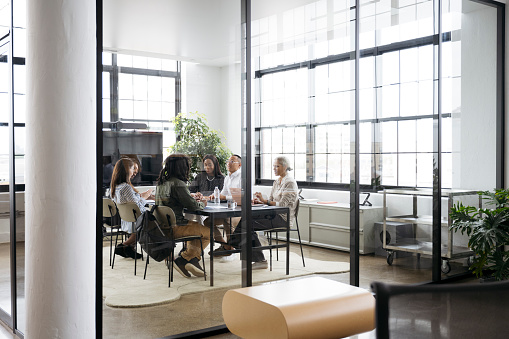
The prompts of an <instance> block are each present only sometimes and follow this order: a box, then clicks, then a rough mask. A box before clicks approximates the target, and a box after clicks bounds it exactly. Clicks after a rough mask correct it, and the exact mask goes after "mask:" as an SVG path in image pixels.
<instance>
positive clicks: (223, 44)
mask: <svg viewBox="0 0 509 339" xmlns="http://www.w3.org/2000/svg"><path fill="white" fill-rule="evenodd" d="M315 1H316V0H255V1H252V19H256V18H260V17H266V16H269V15H272V14H274V13H280V12H283V11H285V10H287V9H290V8H295V7H299V6H302V5H305V4H307V3H311V2H315ZM103 4H104V6H103V12H104V13H103V46H104V49H105V50H109V51H118V52H127V53H131V54H139V55H148V56H159V57H168V58H172V59H178V60H184V61H194V62H197V63H201V64H206V65H214V66H224V65H227V64H231V63H233V62H235V61H238V60H235V58H237V59H238V58H239V53H240V46H239V44H240V13H241V9H240V0H144V1H139V0H137V1H135V0H104V1H103ZM235 54H236V55H235Z"/></svg>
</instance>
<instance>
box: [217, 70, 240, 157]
mask: <svg viewBox="0 0 509 339" xmlns="http://www.w3.org/2000/svg"><path fill="white" fill-rule="evenodd" d="M240 77H241V74H240V64H238V63H237V64H233V65H231V66H228V67H223V68H221V79H222V81H221V83H222V84H223V88H222V92H221V95H222V100H221V112H222V119H221V130H222V131H223V132H224V133H225V136H226V145H227V146H228V148H229V149H230V150H231V151H232V152H233V153H235V154H241V153H242V148H241V146H242V145H241V142H242V139H241V135H242V133H241V124H242V111H241V108H242V107H241V93H240V86H241V78H240Z"/></svg>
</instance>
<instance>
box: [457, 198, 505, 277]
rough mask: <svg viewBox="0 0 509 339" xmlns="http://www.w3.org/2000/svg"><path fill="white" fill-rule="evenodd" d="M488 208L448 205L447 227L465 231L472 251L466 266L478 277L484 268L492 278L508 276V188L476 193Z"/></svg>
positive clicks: (459, 204) (482, 273) (481, 275)
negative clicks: (470, 262)
mask: <svg viewBox="0 0 509 339" xmlns="http://www.w3.org/2000/svg"><path fill="white" fill-rule="evenodd" d="M478 194H479V195H480V196H482V198H483V199H484V201H486V203H485V204H484V205H486V207H488V208H476V207H472V206H464V205H463V204H462V203H457V204H455V205H454V206H453V207H452V208H451V214H450V218H451V221H452V224H451V229H452V230H454V232H461V234H464V233H466V234H467V236H468V237H469V240H468V246H469V247H470V249H471V250H472V251H473V252H474V255H475V256H474V260H473V263H472V265H471V266H470V269H471V270H472V271H473V273H474V274H475V275H476V276H477V277H478V278H482V277H483V275H484V274H485V270H489V271H490V272H493V273H492V274H490V276H489V277H491V278H494V279H495V280H503V279H507V278H509V251H508V250H507V245H509V189H495V190H494V192H490V191H482V192H478Z"/></svg>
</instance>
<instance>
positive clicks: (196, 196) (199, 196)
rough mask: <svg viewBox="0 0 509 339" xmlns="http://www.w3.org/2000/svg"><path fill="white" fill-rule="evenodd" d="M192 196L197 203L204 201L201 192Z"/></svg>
mask: <svg viewBox="0 0 509 339" xmlns="http://www.w3.org/2000/svg"><path fill="white" fill-rule="evenodd" d="M191 196H192V197H193V198H194V199H195V200H196V201H201V200H203V194H201V193H200V192H197V193H191Z"/></svg>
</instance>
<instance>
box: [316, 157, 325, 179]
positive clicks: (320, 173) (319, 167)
mask: <svg viewBox="0 0 509 339" xmlns="http://www.w3.org/2000/svg"><path fill="white" fill-rule="evenodd" d="M315 181H317V182H326V181H327V155H325V154H315Z"/></svg>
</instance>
